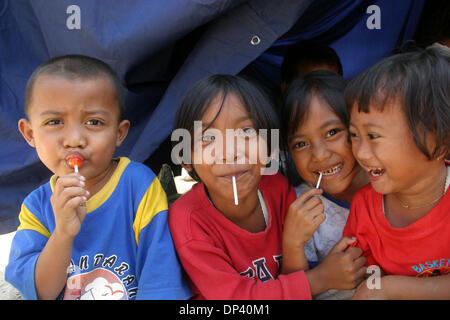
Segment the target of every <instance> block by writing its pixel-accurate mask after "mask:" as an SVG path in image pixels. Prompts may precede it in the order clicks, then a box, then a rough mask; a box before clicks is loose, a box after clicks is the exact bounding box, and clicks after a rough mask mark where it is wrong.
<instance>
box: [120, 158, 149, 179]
mask: <svg viewBox="0 0 450 320" xmlns="http://www.w3.org/2000/svg"><path fill="white" fill-rule="evenodd" d="M122 167H123V177H125V178H126V179H129V180H131V181H136V182H143V181H149V182H150V183H151V182H152V181H153V180H154V179H155V177H156V174H155V173H154V172H153V171H152V169H150V168H149V167H147V166H146V165H144V164H142V163H139V162H134V161H131V160H130V159H128V158H126V157H121V158H120V161H119V165H118V170H120V169H121V168H122Z"/></svg>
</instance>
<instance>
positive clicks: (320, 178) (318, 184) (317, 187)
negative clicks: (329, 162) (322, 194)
mask: <svg viewBox="0 0 450 320" xmlns="http://www.w3.org/2000/svg"><path fill="white" fill-rule="evenodd" d="M321 180H322V173H320V175H319V180H317V184H316V189H319V186H320V181H321Z"/></svg>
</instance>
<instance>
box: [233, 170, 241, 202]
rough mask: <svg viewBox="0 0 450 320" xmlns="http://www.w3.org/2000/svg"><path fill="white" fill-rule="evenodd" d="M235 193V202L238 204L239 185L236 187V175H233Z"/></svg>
mask: <svg viewBox="0 0 450 320" xmlns="http://www.w3.org/2000/svg"><path fill="white" fill-rule="evenodd" d="M232 179H233V194H234V204H235V205H236V206H237V205H238V204H239V201H238V196H237V187H236V177H235V176H233V178H232Z"/></svg>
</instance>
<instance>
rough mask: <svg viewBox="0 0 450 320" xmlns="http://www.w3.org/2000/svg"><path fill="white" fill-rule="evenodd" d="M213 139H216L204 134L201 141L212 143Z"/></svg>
mask: <svg viewBox="0 0 450 320" xmlns="http://www.w3.org/2000/svg"><path fill="white" fill-rule="evenodd" d="M215 139H216V137H214V136H213V135H208V134H205V135H203V136H202V141H203V142H212V141H214V140H215Z"/></svg>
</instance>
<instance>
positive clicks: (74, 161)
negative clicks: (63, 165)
mask: <svg viewBox="0 0 450 320" xmlns="http://www.w3.org/2000/svg"><path fill="white" fill-rule="evenodd" d="M82 163H83V158H81V157H80V156H70V157H68V158H67V164H68V165H69V166H70V167H71V168H74V169H75V172H78V168H79V167H81V164H82Z"/></svg>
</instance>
